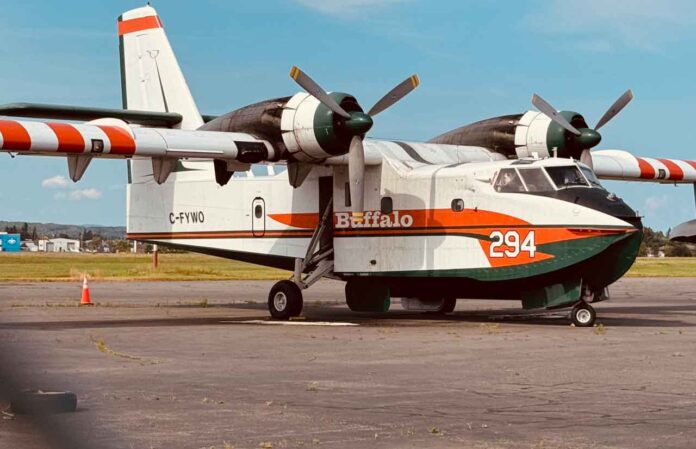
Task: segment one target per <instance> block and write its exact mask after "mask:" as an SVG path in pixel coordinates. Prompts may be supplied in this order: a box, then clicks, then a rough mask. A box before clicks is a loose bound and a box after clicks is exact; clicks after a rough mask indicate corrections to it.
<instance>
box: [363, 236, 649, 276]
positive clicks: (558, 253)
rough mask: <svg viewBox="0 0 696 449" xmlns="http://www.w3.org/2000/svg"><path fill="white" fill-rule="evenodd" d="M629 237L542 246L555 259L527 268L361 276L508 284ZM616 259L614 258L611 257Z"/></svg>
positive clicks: (586, 256)
mask: <svg viewBox="0 0 696 449" xmlns="http://www.w3.org/2000/svg"><path fill="white" fill-rule="evenodd" d="M636 234H639V233H636ZM629 236H631V234H618V235H609V236H602V237H591V238H586V239H581V240H571V241H567V242H558V243H550V244H546V245H539V246H538V247H537V251H538V252H541V253H546V254H550V255H552V256H554V257H553V258H551V259H547V260H543V261H540V262H533V263H529V264H525V265H517V266H511V267H498V268H468V269H451V270H410V271H381V272H368V273H360V274H361V275H364V276H380V277H385V276H387V277H402V276H403V277H446V278H469V279H474V280H477V281H507V280H513V279H523V278H528V277H532V276H538V275H542V274H546V273H550V272H553V271H557V270H560V269H563V268H566V267H569V266H572V265H575V264H578V263H580V262H582V261H584V260H587V259H589V258H591V257H594V256H596V255H598V254H600V253H601V252H602V251H604V250H606V249H607V248H608V247H609V246H611V245H612V244H614V243H616V242H619V241H621V240H623V239H625V238H628V237H629ZM638 240H640V237H638ZM639 244H640V243H639ZM630 253H631V251H630V250H629V251H627V254H626V255H624V256H623V258H622V267H621V268H620V269H619V270H622V269H623V266H625V262H627V261H628V259H631V257H630ZM626 256H628V257H626ZM613 257H615V256H612V258H613ZM632 259H635V254H634V255H633V256H632ZM632 263H633V260H630V263H629V264H628V267H630V265H631V264H632ZM602 269H604V268H602ZM626 269H628V268H626ZM622 274H623V273H622Z"/></svg>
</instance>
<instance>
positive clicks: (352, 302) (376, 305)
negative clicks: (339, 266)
mask: <svg viewBox="0 0 696 449" xmlns="http://www.w3.org/2000/svg"><path fill="white" fill-rule="evenodd" d="M346 303H347V304H348V307H349V308H350V310H352V311H353V312H387V311H388V310H389V307H390V306H391V294H390V291H389V286H387V285H385V284H381V283H379V282H373V281H371V280H369V279H351V280H350V281H348V282H347V283H346Z"/></svg>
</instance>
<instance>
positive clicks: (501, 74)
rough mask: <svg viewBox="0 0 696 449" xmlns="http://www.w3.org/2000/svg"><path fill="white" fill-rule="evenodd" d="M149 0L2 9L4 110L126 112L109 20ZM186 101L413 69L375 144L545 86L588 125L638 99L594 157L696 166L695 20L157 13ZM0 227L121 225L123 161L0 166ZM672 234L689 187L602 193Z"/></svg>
mask: <svg viewBox="0 0 696 449" xmlns="http://www.w3.org/2000/svg"><path fill="white" fill-rule="evenodd" d="M143 3H144V2H142V1H137V2H136V1H94V0H92V1H71V2H60V7H57V3H56V2H55V1H49V0H24V1H22V2H8V3H7V4H6V5H4V6H3V14H2V15H0V42H2V45H1V46H0V58H1V60H2V61H3V64H2V67H3V68H2V71H0V103H10V102H18V101H28V102H42V103H60V104H74V105H93V106H103V107H119V106H120V98H121V96H120V95H121V94H120V81H119V68H118V39H117V36H116V17H117V16H119V15H120V14H121V13H122V12H123V11H125V10H128V9H130V8H133V7H138V6H142V5H143ZM153 6H154V7H155V8H157V10H158V12H159V15H160V17H161V18H162V21H163V22H164V26H165V29H166V31H167V34H168V36H169V39H170V41H171V43H172V46H173V47H174V50H175V52H176V53H177V56H178V58H179V63H180V64H181V66H182V69H183V71H184V74H185V75H186V77H187V79H188V81H189V85H190V87H191V91H192V92H193V95H194V97H195V98H196V100H197V102H198V105H199V108H200V109H201V111H202V112H204V113H209V114H217V113H224V112H228V111H231V110H233V109H236V108H238V107H240V106H243V105H246V104H248V103H253V102H256V101H259V100H262V99H265V98H272V97H275V96H282V95H291V94H293V93H295V92H296V91H297V90H298V89H297V87H296V86H295V85H294V84H293V82H292V80H291V79H290V78H289V77H288V71H289V69H290V67H291V66H292V65H293V64H297V65H299V66H300V67H301V68H302V69H304V70H305V71H307V72H308V73H310V74H311V75H312V76H313V77H314V78H315V79H316V80H318V81H319V82H320V84H322V86H324V87H325V88H326V89H329V90H342V91H347V92H351V93H353V94H354V95H356V96H357V97H358V99H360V100H361V102H362V103H363V104H364V105H368V106H369V105H371V104H372V103H373V102H374V101H375V100H376V99H378V98H379V97H380V96H381V95H382V94H383V93H384V92H386V91H387V90H388V89H390V88H391V87H392V86H393V85H394V84H396V83H397V82H399V81H401V80H402V79H403V78H405V77H406V76H407V75H409V74H411V73H414V72H415V73H418V74H419V75H420V77H421V81H422V84H421V86H420V88H419V89H418V90H417V91H416V92H415V93H413V94H412V95H410V96H409V97H408V98H407V99H406V100H404V101H403V102H401V103H400V104H399V105H398V106H396V107H394V108H392V109H390V110H389V112H386V113H384V114H381V115H380V116H379V119H378V120H377V122H376V125H375V127H374V130H373V131H372V133H371V136H373V137H389V138H400V139H410V140H427V139H429V138H431V137H433V136H435V135H437V134H440V133H442V132H444V131H447V130H449V129H452V128H455V127H457V126H460V125H462V124H465V123H468V122H472V121H476V120H480V119H483V118H486V117H492V116H496V115H503V114H511V113H518V112H522V111H525V110H528V109H530V108H531V105H530V98H531V96H532V93H534V92H537V93H539V94H541V95H542V96H543V97H544V98H546V99H547V100H549V101H550V102H551V103H552V104H553V105H554V106H556V107H558V108H560V109H571V110H576V111H579V112H581V113H582V114H583V115H585V117H586V118H587V121H588V122H589V123H590V124H594V123H596V121H597V120H598V119H599V117H600V116H601V115H602V113H603V112H604V110H605V109H606V108H607V107H608V106H609V105H610V104H611V103H612V102H613V101H614V100H615V99H616V97H618V96H619V95H620V94H621V93H622V92H623V91H625V90H626V89H627V88H632V89H633V91H634V93H635V95H636V98H635V100H634V101H633V103H631V105H629V106H628V108H627V109H625V110H624V111H623V112H622V113H621V115H620V116H618V117H617V118H615V119H614V120H613V121H612V122H611V123H610V124H609V125H607V126H606V127H604V128H603V129H602V134H603V137H604V140H603V142H602V143H601V144H600V146H599V147H598V148H620V149H626V150H629V151H631V152H632V153H633V154H636V155H642V156H659V157H672V158H682V159H696V145H695V144H694V143H693V141H694V138H693V136H692V131H693V128H694V124H693V120H694V118H693V117H694V112H693V111H694V106H695V105H696V84H695V83H694V77H695V75H694V73H695V72H696V63H695V62H694V60H695V58H696V51H695V50H694V49H695V48H696V8H695V7H694V6H693V3H692V2H691V1H680V0H664V1H660V2H655V1H644V0H614V1H612V2H606V1H603V0H586V1H584V2H567V1H562V0H547V1H536V0H531V1H519V2H510V1H504V0H484V1H467V0H456V1H425V0H316V1H314V0H266V1H263V2H238V1H225V0H208V1H196V2H191V1H171V0H167V1H158V2H157V1H156V2H153ZM0 161H1V162H0V204H1V205H2V207H0V220H2V219H5V220H28V221H52V222H60V223H78V224H81V223H92V224H106V225H119V224H125V182H126V169H125V163H124V162H120V161H119V162H114V161H96V162H95V163H93V165H92V166H91V167H90V169H89V170H88V172H87V174H86V175H85V176H84V178H83V180H82V181H81V182H80V183H78V184H77V185H74V186H73V185H71V184H68V185H65V183H63V182H62V181H61V178H56V177H57V176H63V177H64V176H67V166H66V163H65V161H64V160H63V159H58V158H56V159H55V160H54V159H52V158H30V157H25V158H16V159H14V160H11V159H10V157H9V156H7V155H0ZM605 184H606V185H607V187H608V188H609V189H610V190H613V191H615V192H616V193H617V194H619V195H620V196H622V197H624V198H625V199H626V200H627V201H628V202H629V204H631V205H632V206H633V207H634V208H635V209H638V210H639V212H640V213H641V214H643V215H645V216H646V222H647V224H648V225H649V226H653V227H655V228H657V229H663V230H666V229H667V228H668V227H670V226H674V225H676V224H678V223H681V222H683V221H686V220H689V219H692V218H694V215H695V209H694V197H693V189H692V188H691V187H690V186H682V187H679V188H675V187H674V186H669V185H666V186H661V185H654V184H630V183H625V182H611V183H609V182H606V183H605Z"/></svg>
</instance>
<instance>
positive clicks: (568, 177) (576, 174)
mask: <svg viewBox="0 0 696 449" xmlns="http://www.w3.org/2000/svg"><path fill="white" fill-rule="evenodd" d="M546 172H547V173H548V174H549V176H550V177H551V179H552V180H553V182H554V183H555V184H556V187H558V188H559V189H564V188H566V187H578V186H581V187H588V184H587V181H585V178H584V177H583V176H582V173H580V170H579V169H578V167H576V166H575V165H573V166H565V167H546Z"/></svg>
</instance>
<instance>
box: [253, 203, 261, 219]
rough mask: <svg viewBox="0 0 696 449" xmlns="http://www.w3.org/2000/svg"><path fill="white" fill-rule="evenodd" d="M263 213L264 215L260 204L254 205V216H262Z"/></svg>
mask: <svg viewBox="0 0 696 449" xmlns="http://www.w3.org/2000/svg"><path fill="white" fill-rule="evenodd" d="M261 215H263V209H262V208H261V205H260V204H257V205H256V207H254V216H255V217H256V218H261Z"/></svg>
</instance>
